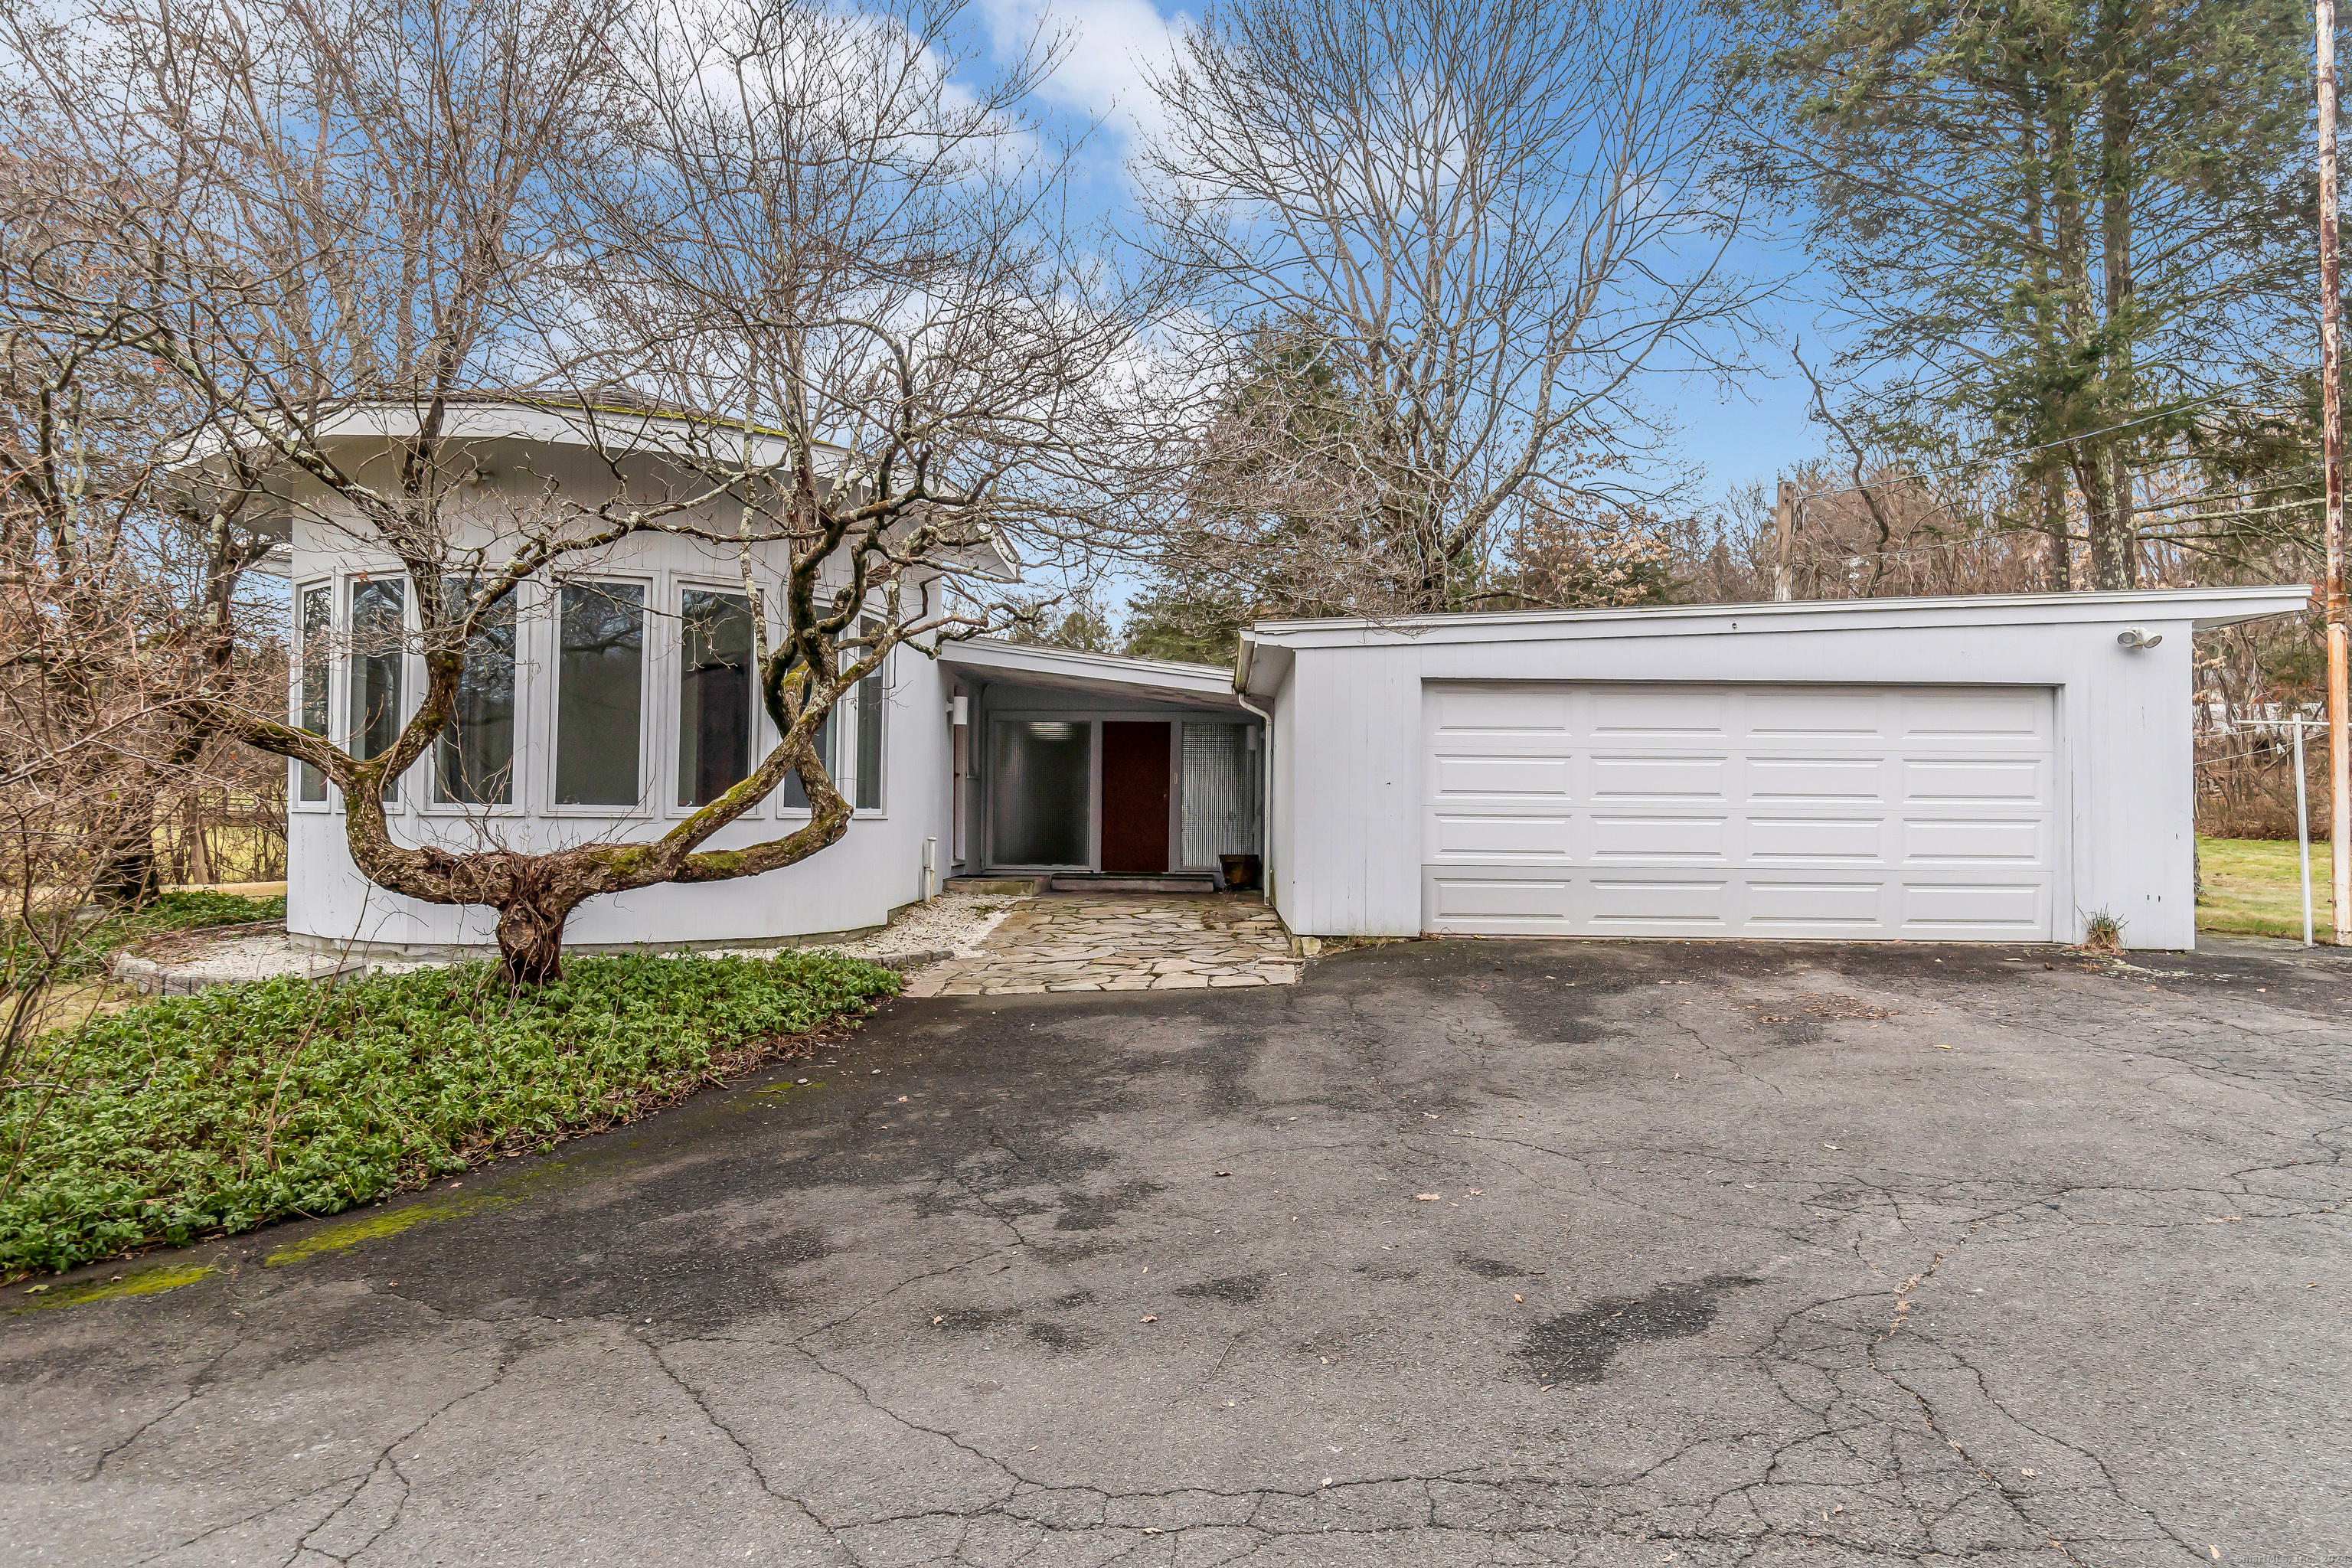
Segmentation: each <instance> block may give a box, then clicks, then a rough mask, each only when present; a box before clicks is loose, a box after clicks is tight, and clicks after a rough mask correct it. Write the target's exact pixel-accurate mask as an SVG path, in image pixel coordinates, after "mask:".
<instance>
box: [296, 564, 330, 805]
mask: <svg viewBox="0 0 2352 1568" xmlns="http://www.w3.org/2000/svg"><path fill="white" fill-rule="evenodd" d="M334 622H335V607H334V595H333V593H332V592H331V590H329V589H326V588H305V589H303V590H302V605H301V610H300V614H299V616H298V617H297V624H298V631H297V636H298V637H299V638H300V651H301V656H302V684H301V687H300V689H299V691H298V692H297V693H296V694H295V703H296V706H295V713H294V722H295V723H296V724H298V725H299V726H301V727H302V728H303V729H305V730H308V731H310V733H312V734H314V735H323V734H325V733H326V732H327V689H328V688H327V678H328V675H329V674H330V672H331V670H332V668H333V662H332V661H333V658H334V649H333V647H331V644H332V642H333V640H334ZM294 775H295V782H294V791H295V794H294V798H295V799H297V800H300V801H310V802H318V801H323V800H325V799H326V798H327V775H326V774H324V773H320V771H319V770H318V769H316V768H314V767H312V766H311V765H310V763H295V764H294Z"/></svg>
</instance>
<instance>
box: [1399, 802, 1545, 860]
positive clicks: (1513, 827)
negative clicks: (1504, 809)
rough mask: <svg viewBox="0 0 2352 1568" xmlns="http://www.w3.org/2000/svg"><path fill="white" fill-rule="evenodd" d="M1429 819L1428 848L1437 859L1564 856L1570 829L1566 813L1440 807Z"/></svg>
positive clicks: (1523, 858)
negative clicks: (1476, 811) (1521, 814)
mask: <svg viewBox="0 0 2352 1568" xmlns="http://www.w3.org/2000/svg"><path fill="white" fill-rule="evenodd" d="M1430 823H1431V826H1432V828H1433V831H1432V833H1431V834H1430V841H1429V851H1430V855H1431V857H1432V858H1434V859H1438V860H1491V859H1501V860H1525V859H1559V860H1564V859H1566V858H1568V855H1569V851H1570V833H1571V831H1572V829H1571V826H1570V820H1569V818H1567V817H1566V816H1534V815H1527V816H1518V815H1511V814H1505V813H1471V812H1451V811H1443V812H1438V813H1435V814H1434V815H1433V816H1431V818H1430Z"/></svg>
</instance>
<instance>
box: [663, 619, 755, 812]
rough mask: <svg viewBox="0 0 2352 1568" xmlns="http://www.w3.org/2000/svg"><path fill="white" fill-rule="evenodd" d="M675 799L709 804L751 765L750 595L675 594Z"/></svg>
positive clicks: (696, 803)
mask: <svg viewBox="0 0 2352 1568" xmlns="http://www.w3.org/2000/svg"><path fill="white" fill-rule="evenodd" d="M678 612H679V613H678V621H679V625H680V636H679V642H680V649H679V652H680V658H679V675H678V695H677V803H678V805H709V804H710V803H711V802H712V801H714V800H717V799H718V798H719V796H720V795H725V794H726V793H727V792H728V790H729V789H730V788H732V787H733V786H734V785H735V784H740V782H742V779H743V776H744V775H745V774H747V773H750V772H751V600H749V599H747V598H745V597H744V596H743V595H740V594H710V593H705V592H703V591H702V590H701V589H698V588H688V590H686V592H685V593H684V594H683V595H680V597H679V601H678Z"/></svg>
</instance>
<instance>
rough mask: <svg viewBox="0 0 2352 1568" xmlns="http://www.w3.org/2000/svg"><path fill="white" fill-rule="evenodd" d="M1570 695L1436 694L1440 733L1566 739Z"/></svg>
mask: <svg viewBox="0 0 2352 1568" xmlns="http://www.w3.org/2000/svg"><path fill="white" fill-rule="evenodd" d="M1433 702H1434V705H1435V707H1436V710H1437V711H1436V730H1437V732H1438V733H1439V734H1441V735H1444V734H1461V733H1466V734H1486V735H1508V734H1520V735H1565V734H1567V733H1568V732H1569V715H1570V709H1569V703H1570V694H1569V693H1567V692H1563V691H1559V690H1550V691H1528V690H1518V691H1506V690H1493V689H1481V688H1478V687H1454V688H1449V689H1444V690H1441V691H1439V692H1437V693H1436V695H1435V697H1434V698H1433Z"/></svg>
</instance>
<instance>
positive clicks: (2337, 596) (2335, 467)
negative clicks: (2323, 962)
mask: <svg viewBox="0 0 2352 1568" xmlns="http://www.w3.org/2000/svg"><path fill="white" fill-rule="evenodd" d="M2313 10H2314V13H2315V16H2314V22H2315V31H2316V34H2317V38H2316V46H2317V53H2318V57H2319V405H2320V425H2321V429H2322V434H2323V439H2324V440H2325V442H2326V463H2327V579H2326V584H2324V587H2325V591H2326V615H2327V796H2328V798H2327V859H2328V872H2329V875H2328V886H2329V888H2330V889H2331V890H2332V891H2333V892H2334V894H2335V897H2336V942H2337V943H2338V944H2339V945H2344V944H2352V723H2347V713H2346V708H2347V703H2346V700H2345V681H2346V675H2347V668H2346V667H2347V648H2346V647H2345V638H2346V637H2347V626H2346V621H2345V603H2344V400H2343V396H2342V394H2341V391H2340V387H2341V384H2342V380H2343V368H2344V365H2343V352H2344V351H2343V343H2342V341H2341V333H2342V318H2343V313H2344V302H2343V299H2342V296H2341V294H2340V293H2339V291H2338V289H2337V288H2336V0H2315V5H2314V7H2313Z"/></svg>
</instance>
